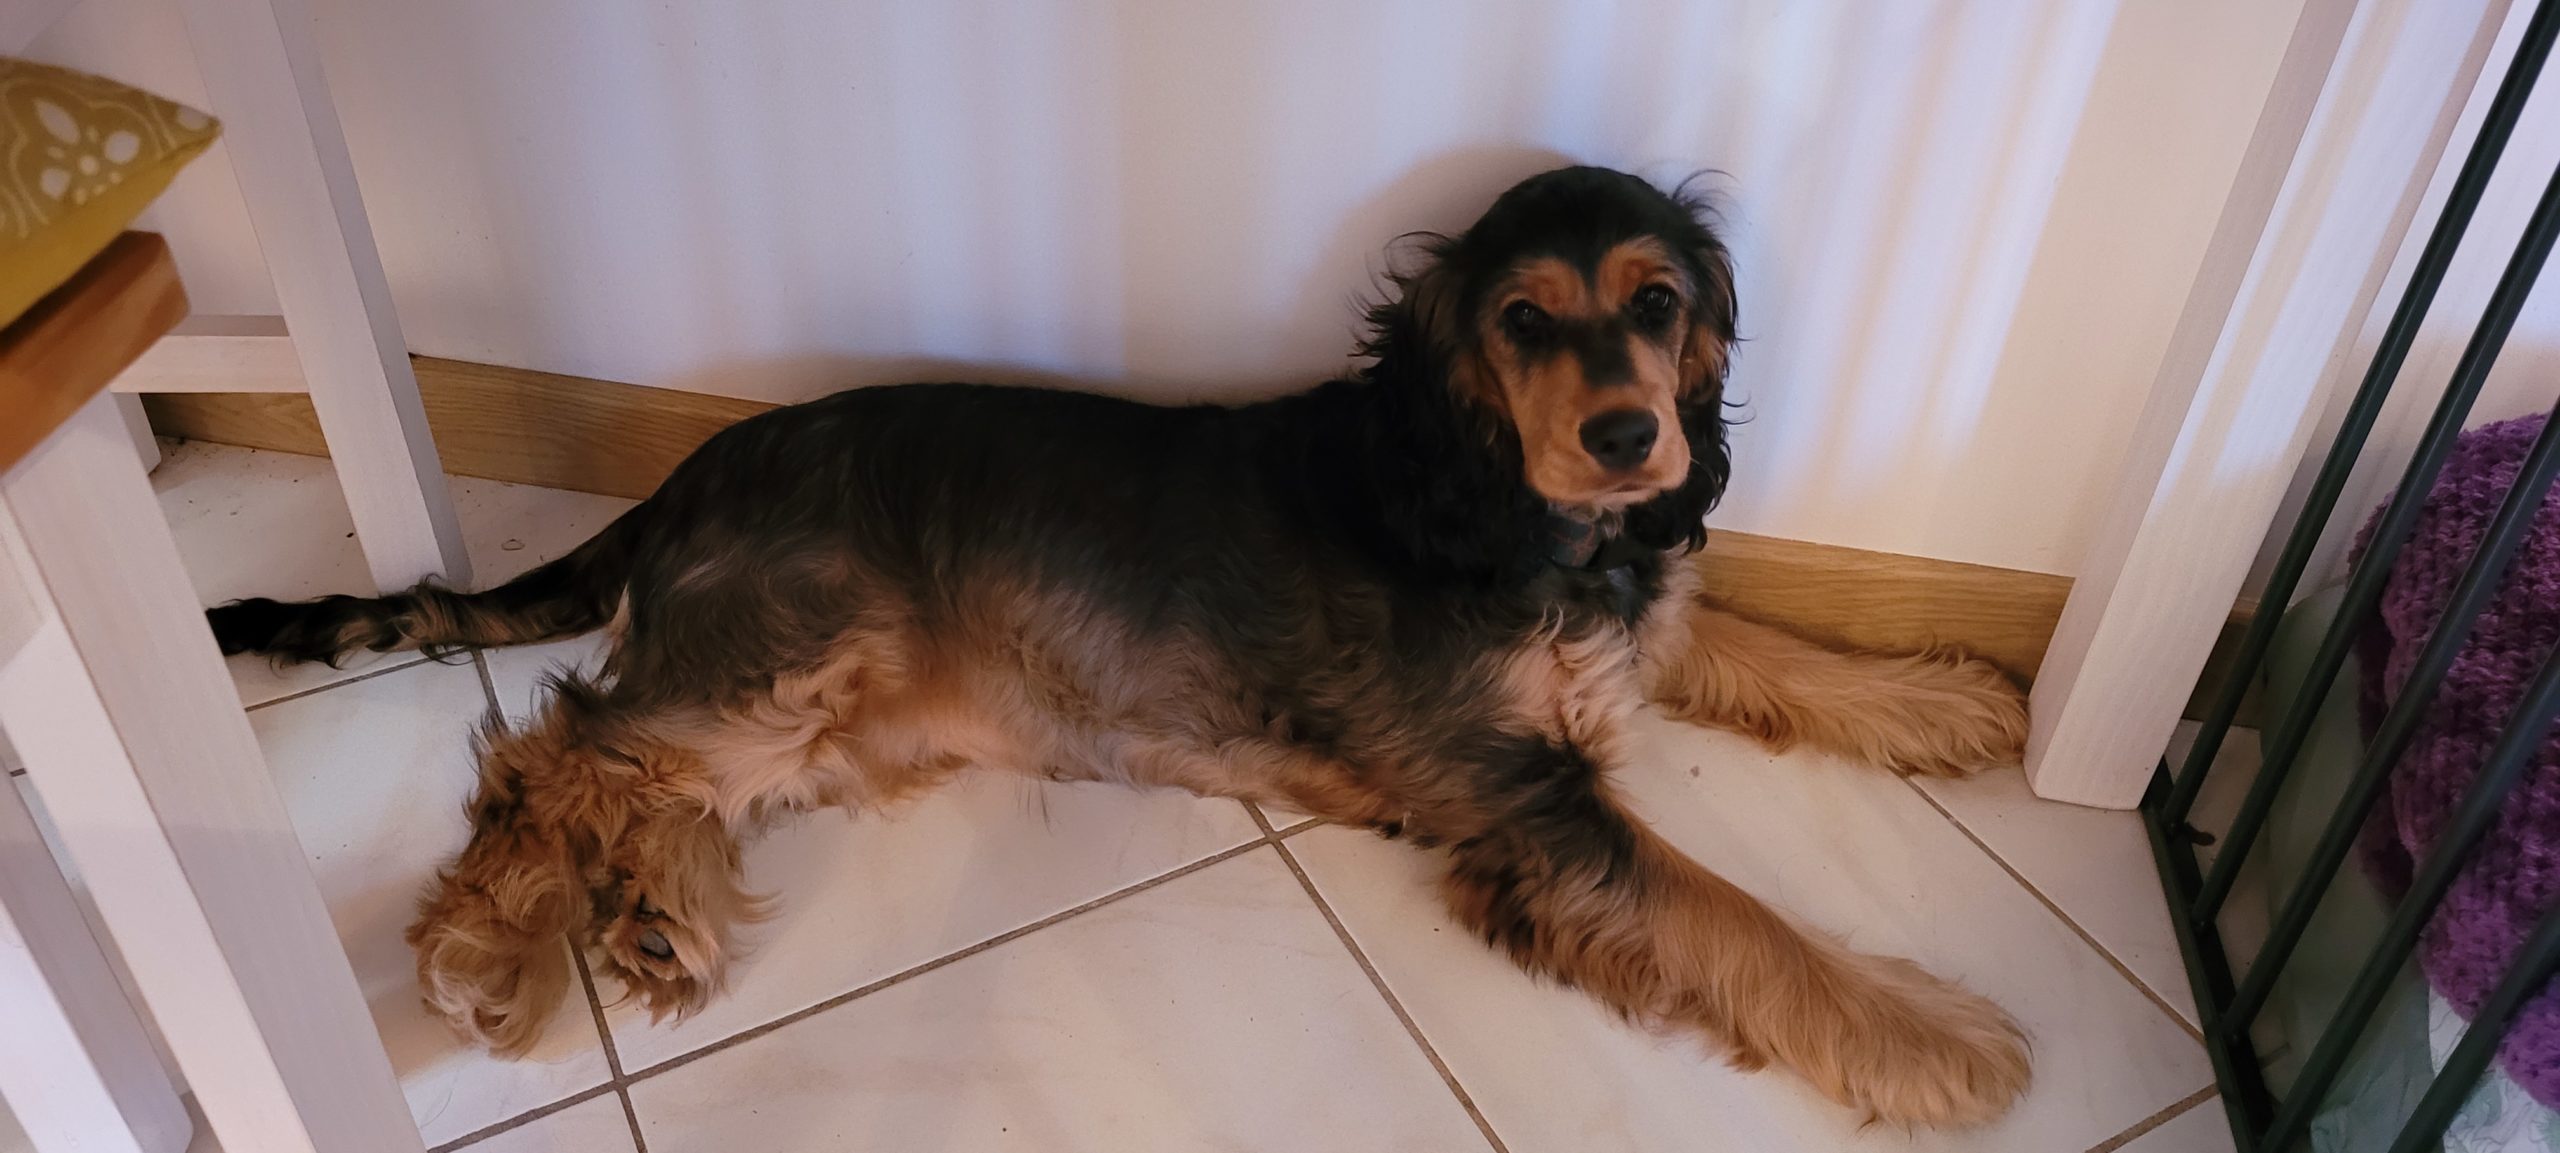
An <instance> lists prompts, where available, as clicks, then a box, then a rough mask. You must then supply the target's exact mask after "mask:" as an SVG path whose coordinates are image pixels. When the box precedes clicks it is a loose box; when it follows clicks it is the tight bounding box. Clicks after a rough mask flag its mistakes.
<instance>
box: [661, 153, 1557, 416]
mask: <svg viewBox="0 0 2560 1153" xmlns="http://www.w3.org/2000/svg"><path fill="white" fill-rule="evenodd" d="M1573 163H1575V161H1574V160H1573V159H1572V158H1571V157H1568V156H1565V155H1564V154H1562V153H1558V152H1554V151H1550V150H1546V149H1540V148H1525V147H1485V148H1471V149H1463V150H1460V151H1456V152H1451V153H1449V154H1447V155H1444V156H1440V157H1436V158H1434V159H1432V160H1429V161H1425V162H1424V163H1422V164H1420V165H1417V166H1416V167H1415V168H1414V169H1413V170H1412V171H1410V172H1408V173H1406V174H1405V175H1404V176H1403V177H1401V178H1399V179H1397V180H1395V181H1393V182H1391V183H1389V184H1388V185H1387V186H1386V187H1385V188H1384V189H1382V190H1381V191H1379V192H1377V193H1376V194H1374V195H1372V196H1370V197H1369V198H1368V199H1366V200H1364V201H1362V202H1361V203H1360V204H1359V205H1358V206H1356V207H1354V208H1352V209H1350V210H1349V211H1348V212H1346V213H1344V217H1343V223H1342V225H1341V227H1340V228H1338V229H1336V230H1335V232H1334V235H1333V238H1332V240H1330V241H1329V242H1327V243H1326V244H1325V245H1324V246H1323V247H1322V249H1321V250H1320V252H1319V255H1317V256H1316V257H1315V259H1314V262H1313V268H1312V271H1311V272H1310V273H1309V274H1308V275H1307V277H1306V279H1305V283H1304V284H1303V285H1302V286H1301V288H1300V290H1299V292H1298V294H1297V304H1296V305H1295V306H1294V307H1292V308H1291V309H1290V310H1289V311H1288V313H1287V317H1288V319H1287V321H1286V322H1285V323H1283V324H1281V325H1280V327H1282V328H1284V329H1286V330H1288V331H1292V332H1322V331H1327V330H1332V329H1339V330H1340V332H1341V338H1340V339H1339V341H1338V342H1337V344H1338V346H1339V353H1338V355H1339V356H1340V359H1341V363H1340V365H1339V367H1338V368H1337V369H1335V370H1333V371H1331V372H1327V371H1325V370H1322V369H1316V370H1305V369H1298V368H1295V367H1287V368H1282V369H1278V370H1276V371H1274V372H1272V373H1269V374H1263V375H1254V374H1242V375H1239V374H1237V373H1233V372H1229V373H1222V374H1219V375H1218V376H1216V377H1214V378H1194V379H1188V380H1185V379H1166V378H1163V377H1161V376H1157V375H1153V374H1133V375H1124V376H1117V377H1112V376H1102V375H1097V374H1079V373H1074V372H1061V371H1058V370H1056V369H1055V368H1053V367H1051V366H1049V365H1045V364H1041V363H1036V362H1021V361H1016V362H1006V361H1001V360H985V361H978V360H967V359H961V358H949V357H929V356H882V357H865V356H855V355H845V354H832V353H821V354H808V355H800V356H784V357H774V358H767V359H750V360H741V361H734V362H728V363H723V364H719V365H715V366H707V367H704V368H702V369H698V370H693V371H688V372H682V373H678V374H675V375H673V376H670V377H667V378H664V379H661V380H657V381H652V382H650V383H652V384H655V385H657V386H660V387H665V388H677V389H684V390H686V391H691V392H710V393H721V394H728V395H747V396H757V397H776V398H791V399H801V400H805V399H809V398H812V397H817V396H823V395H825V394H827V393H830V392H835V391H837V390H839V389H844V388H852V387H858V386H862V385H871V384H895V383H903V382H911V381H976V382H984V383H990V384H1020V385H1031V386H1034V387H1040V388H1062V389H1072V390H1074V391H1078V392H1096V393H1102V394H1105V395H1110V396H1125V397H1130V398H1132V399H1142V400H1150V401H1155V402H1159V403H1180V402H1185V401H1221V402H1229V403H1233V402H1241V401H1246V400H1253V399H1260V398H1263V397H1269V396H1278V395H1282V394H1285V393H1290V392H1296V391H1300V390H1303V389H1307V388H1312V387H1314V386H1315V385H1316V384H1318V383H1320V382H1322V381H1323V380H1325V379H1328V378H1329V377H1332V376H1338V375H1340V374H1342V373H1345V372H1349V371H1351V370H1353V369H1354V368H1356V367H1357V366H1358V362H1357V360H1356V358H1355V357H1354V356H1353V346H1354V344H1355V343H1356V342H1357V340H1358V339H1359V336H1360V327H1359V326H1360V322H1361V320H1362V317H1363V314H1364V313H1365V312H1366V310H1367V308H1368V307H1369V305H1370V304H1372V303H1374V302H1376V301H1378V300H1382V299H1385V298H1386V297H1388V296H1390V295H1392V293H1393V291H1394V286H1393V285H1392V284H1390V283H1389V282H1388V281H1387V276H1386V274H1387V273H1388V272H1389V271H1391V270H1395V269H1402V268H1405V267H1407V266H1408V265H1409V264H1410V263H1411V262H1412V261H1413V260H1414V259H1415V257H1414V256H1413V254H1412V253H1410V252H1408V251H1406V247H1405V245H1404V244H1403V243H1401V242H1402V241H1403V240H1404V238H1406V237H1408V236H1409V235H1411V234H1413V233H1416V232H1425V231H1428V232H1441V233H1450V234H1454V233H1457V232H1459V231H1463V230H1464V229H1465V228H1466V227H1468V226H1469V225H1471V224H1473V223H1474V222H1475V220H1476V218H1477V217H1479V216H1481V215H1483V214H1484V211H1485V209H1487V208H1490V207H1492V205H1493V201H1494V198H1495V197H1497V196H1499V195H1501V194H1502V192H1503V190H1505V189H1507V188H1509V187H1511V186H1512V185H1513V184H1515V183H1518V182H1519V181H1521V180H1523V179H1526V178H1528V177H1530V176H1534V175H1536V174H1538V173H1540V172H1545V171H1547V170H1549V169H1553V168H1558V167H1562V166H1566V165H1570V164H1573ZM1149 339H1151V338H1150V336H1149V334H1148V328H1147V326H1146V325H1143V324H1133V325H1132V326H1131V335H1130V340H1131V342H1132V344H1133V345H1141V344H1144V343H1146V342H1147V341H1148V340H1149ZM1296 359H1298V360H1304V359H1306V357H1305V356H1303V355H1302V356H1300V357H1298V358H1296Z"/></svg>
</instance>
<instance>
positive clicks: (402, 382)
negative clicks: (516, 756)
mask: <svg viewBox="0 0 2560 1153" xmlns="http://www.w3.org/2000/svg"><path fill="white" fill-rule="evenodd" d="M182 7H183V8H184V9H185V11H186V17H187V26H188V29H189V31H190V32H191V33H192V35H193V38H194V41H195V48H196V63H197V65H198V66H199V67H200V68H201V69H202V71H203V73H204V86H205V92H206V94H207V95H208V96H209V97H210V98H211V103H212V104H213V111H214V113H215V114H216V115H218V116H220V117H222V119H223V135H224V139H226V140H227V141H228V142H229V144H230V151H231V164H232V167H233V169H234V170H235V171H237V172H238V174H239V179H240V192H241V196H242V198H243V199H245V200H246V201H247V202H248V205H249V219H250V223H252V224H253V225H255V226H256V227H257V230H258V244H259V247H260V248H261V249H263V250H264V251H265V253H266V258H267V271H268V274H269V275H270V276H271V277H272V278H273V279H274V280H275V286H276V301H277V303H278V304H279V305H280V306H281V307H282V309H283V312H284V320H285V326H286V328H287V329H288V330H289V331H290V332H291V333H292V335H293V347H294V351H295V352H296V354H297V355H298V356H299V357H300V358H301V361H302V375H303V379H304V380H306V381H308V382H309V387H310V390H311V407H312V410H313V411H314V412H315V413H317V414H318V415H319V418H320V431H321V433H322V434H323V435H324V436H325V437H327V439H328V441H329V457H330V459H331V460H332V461H333V462H335V463H336V465H337V469H338V480H339V483H340V485H341V486H342V487H344V488H345V490H346V494H347V511H348V512H349V513H351V514H353V516H354V519H355V526H356V539H357V540H358V542H359V543H361V544H363V546H364V556H365V564H366V566H367V567H368V568H370V569H371V570H372V573H373V580H374V583H375V584H376V585H377V586H379V587H380V588H381V589H382V590H383V591H386V592H388V591H391V590H394V589H399V588H405V587H407V586H409V585H411V584H414V583H416V582H417V581H418V580H419V579H420V578H423V577H428V576H439V577H442V578H443V579H444V580H445V582H446V583H448V584H451V585H454V586H457V587H461V586H466V585H468V584H469V583H470V580H471V563H470V560H469V558H467V557H466V556H465V555H464V554H463V549H462V532H461V530H460V529H459V528H458V527H456V524H455V522H454V517H453V497H452V494H451V493H450V491H449V490H448V489H447V487H446V484H445V478H444V471H443V467H442V466H441V465H440V464H439V463H438V461H437V459H436V446H435V441H434V440H433V439H431V438H430V437H429V436H428V434H427V417H426V410H425V408H424V407H423V406H422V405H421V404H420V403H419V400H418V378H417V374H416V373H415V372H414V371H412V370H411V369H410V367H409V346H408V343H407V341H406V340H404V339H403V338H402V337H401V335H400V320H399V317H398V315H397V314H395V313H394V312H393V310H392V306H391V287H390V284H389V282H388V281H386V280H385V279H384V278H383V274H382V256H381V254H380V253H379V252H377V251H376V250H375V248H374V245H373V227H372V225H371V224H369V223H368V222H367V221H366V220H365V215H364V200H363V197H362V196H361V195H360V194H359V193H358V192H357V189H356V176H355V168H354V166H353V165H352V164H351V163H350V161H349V160H348V158H347V142H346V138H345V137H344V136H343V135H341V133H340V131H339V128H338V112H337V108H336V107H335V106H334V105H332V104H331V103H330V100H329V84H328V80H327V78H326V77H325V76H323V75H322V72H321V67H320V51H319V45H318V44H317V43H316V42H315V40H314V35H313V29H312V24H311V10H310V5H309V4H308V3H307V0H185V2H184V3H183V4H182Z"/></svg>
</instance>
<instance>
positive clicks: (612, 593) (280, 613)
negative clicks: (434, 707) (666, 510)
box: [204, 503, 649, 665]
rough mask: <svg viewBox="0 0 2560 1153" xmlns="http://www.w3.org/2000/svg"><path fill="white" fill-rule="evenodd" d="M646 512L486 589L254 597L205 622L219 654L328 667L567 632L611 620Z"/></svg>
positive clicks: (423, 587) (429, 585) (213, 612)
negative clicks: (350, 657)
mask: <svg viewBox="0 0 2560 1153" xmlns="http://www.w3.org/2000/svg"><path fill="white" fill-rule="evenodd" d="M648 513H649V506H648V505H647V504H646V503H643V504H641V505H639V506H638V507H635V508H633V509H632V510H631V511H629V512H626V513H624V514H622V516H621V517H620V518H619V519H617V520H615V521H614V522H613V523H612V524H611V525H608V526H606V528H605V530H604V531H603V532H600V533H597V534H596V535H595V536H594V537H592V538H590V539H589V540H588V541H587V542H586V543H585V544H582V545H579V546H578V547H577V548H576V549H574V550H571V552H570V553H569V555H567V556H564V557H561V558H560V559H558V560H555V561H552V562H551V563H549V564H546V565H543V566H542V567H540V568H537V569H534V570H533V571H532V572H528V573H526V574H524V575H523V576H520V577H517V578H516V579H514V580H511V581H508V582H507V583H505V584H502V585H499V586H498V587H496V588H493V589H490V590H488V591H487V592H477V593H460V592H455V591H453V590H451V589H447V588H441V587H438V586H437V585H436V584H434V583H433V582H431V581H430V582H422V583H420V584H419V585H418V586H417V587H415V588H412V589H410V590H409V591H407V592H402V593H394V594H392V595H390V596H383V597H351V596H326V597H321V598H320V599H318V600H310V601H297V602H293V603H286V602H282V601H274V600H269V599H267V598H265V597H252V598H250V599H248V600H241V601H233V602H231V603H229V604H225V605H217V606H215V607H213V608H210V609H206V610H205V614H204V615H205V621H206V623H208V624H210V625H212V626H213V638H214V640H215V641H216V642H218V643H219V644H220V645H221V646H222V651H223V652H224V653H225V654H230V653H265V654H268V655H271V656H273V657H275V658H276V659H278V660H280V661H285V662H288V663H291V662H297V661H325V662H328V663H329V664H332V665H334V664H336V663H338V661H339V659H340V658H342V657H344V656H346V655H347V654H349V653H352V652H355V651H356V650H358V649H370V650H372V651H374V652H388V651H390V650H393V649H424V650H427V651H430V652H433V651H436V650H440V649H450V648H456V647H460V646H464V645H517V644H530V643H532V642H535V641H545V640H554V639H557V638H560V637H566V636H575V635H577V634H579V633H583V632H587V631H590V630H592V629H595V628H598V627H601V626H602V625H603V624H604V623H605V622H606V621H608V620H611V619H612V617H613V614H614V612H615V610H616V608H617V606H618V605H619V603H620V602H621V599H622V589H623V585H624V583H625V582H626V581H627V580H628V579H629V576H630V573H631V564H632V560H631V558H632V552H633V548H634V545H635V542H636V540H637V538H638V536H639V533H640V529H641V527H642V526H643V525H644V524H646V523H647V518H648Z"/></svg>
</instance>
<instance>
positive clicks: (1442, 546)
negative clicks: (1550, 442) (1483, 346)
mask: <svg viewBox="0 0 2560 1153" xmlns="http://www.w3.org/2000/svg"><path fill="white" fill-rule="evenodd" d="M1402 239H1403V240H1405V241H1411V242H1418V243H1416V244H1414V246H1413V247H1414V249H1415V251H1416V253H1417V257H1418V259H1417V260H1416V262H1415V264H1414V266H1413V267H1411V268H1409V269H1407V270H1404V271H1399V272H1396V273H1392V274H1390V275H1389V277H1388V280H1389V281H1390V282H1391V284H1392V285H1393V288H1394V295H1393V296H1391V297H1389V298H1388V299H1385V300H1383V301H1380V302H1379V303H1378V304H1376V305H1374V306H1372V307H1371V308H1370V309H1369V313H1368V321H1369V333H1368V337H1367V339H1365V340H1363V341H1362V342H1361V344H1360V353H1361V355H1364V356H1368V357H1373V358H1375V360H1376V363H1374V364H1372V365H1371V366H1370V367H1369V368H1368V369H1367V370H1365V371H1364V372H1363V373H1362V375H1363V376H1364V377H1365V378H1366V379H1367V380H1368V382H1369V385H1370V387H1372V388H1374V389H1376V390H1378V392H1377V396H1376V397H1375V407H1374V409H1373V412H1374V414H1375V420H1374V422H1373V424H1372V425H1371V427H1369V428H1368V429H1366V430H1365V441H1366V445H1367V448H1366V455H1367V457H1368V458H1369V459H1368V461H1367V468H1368V471H1369V479H1370V484H1371V491H1370V493H1369V494H1368V495H1369V498H1370V500H1371V501H1373V502H1374V504H1375V507H1376V509H1377V512H1378V515H1379V518H1380V520H1381V521H1382V522H1383V525H1384V527H1385V530H1386V531H1387V532H1388V533H1389V534H1391V535H1392V536H1393V537H1394V547H1396V548H1397V549H1398V550H1399V551H1401V552H1403V553H1404V554H1406V555H1407V556H1409V557H1410V558H1412V559H1413V560H1414V561H1415V562H1416V563H1418V564H1419V565H1421V566H1422V567H1423V568H1424V569H1426V570H1429V571H1432V572H1435V573H1438V574H1440V575H1444V576H1457V577H1464V578H1467V579H1473V580H1487V581H1490V580H1496V579H1500V578H1502V577H1503V576H1505V575H1507V574H1512V573H1515V572H1519V571H1526V570H1528V569H1531V568H1533V567H1534V565H1535V563H1536V556H1537V554H1536V553H1535V552H1534V551H1530V550H1532V549H1533V548H1534V546H1535V545H1536V543H1537V542H1539V541H1541V540H1542V539H1543V538H1542V537H1541V536H1540V535H1539V534H1540V532H1541V530H1542V528H1543V525H1544V519H1545V515H1546V503H1545V501H1543V500H1542V499H1540V498H1539V497H1538V496H1537V495H1536V494H1535V493H1533V492H1531V491H1530V489H1529V486H1528V483H1527V481H1526V480H1525V479H1524V475H1523V471H1522V465H1521V460H1520V436H1519V434H1518V433H1517V432H1516V431H1514V430H1513V429H1512V427H1511V422H1510V421H1509V420H1508V419H1505V418H1504V417H1503V416H1502V414H1501V412H1500V410H1499V407H1498V406H1499V405H1500V404H1501V398H1500V396H1499V392H1500V390H1499V389H1497V388H1492V387H1489V385H1490V382H1489V380H1488V379H1487V378H1486V377H1485V375H1484V373H1483V369H1482V366H1481V365H1480V364H1479V363H1478V361H1477V359H1476V356H1475V343H1476V338H1475V333H1474V325H1473V323H1472V321H1471V318H1469V317H1468V315H1467V307H1468V305H1467V301H1466V300H1465V299H1464V298H1465V289H1466V285H1465V276H1464V272H1463V270H1462V269H1459V268H1457V267H1455V266H1454V265H1453V264H1452V263H1451V261H1450V259H1449V257H1450V254H1451V251H1452V249H1453V248H1454V246H1455V243H1456V242H1455V241H1453V240H1451V239H1449V238H1447V237H1441V236H1434V235H1429V234H1414V235H1412V236H1408V237H1404V238H1402Z"/></svg>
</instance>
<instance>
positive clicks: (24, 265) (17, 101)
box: [0, 56, 222, 325]
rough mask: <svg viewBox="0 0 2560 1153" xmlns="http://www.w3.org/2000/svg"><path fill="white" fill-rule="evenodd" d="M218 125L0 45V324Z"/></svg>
mask: <svg viewBox="0 0 2560 1153" xmlns="http://www.w3.org/2000/svg"><path fill="white" fill-rule="evenodd" d="M221 131H222V126H221V125H219V124H216V123H214V121H213V118H212V117H210V116H207V115H205V114H204V113H201V112H198V111H196V110H195V109H193V108H188V107H185V106H183V105H178V104H172V103H170V102H169V101H166V100H162V99H160V98H159V97H157V96H153V95H151V94H150V93H148V92H143V91H139V90H137V89H132V88H127V87H125V86H124V85H122V84H117V83H115V82H113V81H110V80H101V79H99V78H97V77H95V76H89V75H84V74H82V73H78V72H73V71H70V70H68V69H63V68H55V67H51V66H49V65H44V64H37V63H35V62H33V61H29V60H13V59H10V58H8V57H5V56H0V325H6V324H8V323H9V322H10V321H13V320H16V319H17V318H18V314H19V313H22V312H25V311H26V310H27V308H28V306H30V305H33V304H34V303H35V302H36V301H37V300H39V299H42V298H43V296H44V294H45V293H48V292H51V291H53V290H54V289H55V288H56V287H57V286H59V285H60V284H61V283H62V282H63V281H65V280H68V279H70V278H71V274H72V273H74V272H78V271H80V266H81V265H84V264H87V263H88V262H89V258H90V257H92V256H96V255H97V254H98V253H99V252H100V251H102V250H104V249H105V248H106V246H107V242H108V241H111V240H114V239H115V238H116V234H117V233H119V232H122V231H124V228H125V226H126V225H128V224H131V223H133V218H134V217H136V216H140V215H141V214H142V210H143V209H144V208H145V207H146V206H148V205H149V204H150V203H151V198H152V197H155V196H158V195H160V192H161V190H162V189H165V188H167V187H169V180H170V178H171V177H174V176H176V175H177V174H178V169H180V168H183V167H185V166H186V163H187V161H189V160H193V159H195V156H196V154H197V153H199V152H202V151H204V149H205V146H206V145H208V144H211V143H213V138H214V136H215V135H216V134H217V133H219V132H221Z"/></svg>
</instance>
